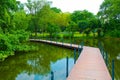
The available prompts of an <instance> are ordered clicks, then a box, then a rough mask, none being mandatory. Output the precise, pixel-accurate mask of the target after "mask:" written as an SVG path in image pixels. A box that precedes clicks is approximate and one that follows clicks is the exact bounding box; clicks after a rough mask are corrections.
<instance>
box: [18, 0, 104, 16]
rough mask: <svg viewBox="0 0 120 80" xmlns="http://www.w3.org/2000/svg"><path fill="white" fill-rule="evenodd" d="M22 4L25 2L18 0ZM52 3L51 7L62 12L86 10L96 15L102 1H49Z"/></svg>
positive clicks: (24, 0)
mask: <svg viewBox="0 0 120 80" xmlns="http://www.w3.org/2000/svg"><path fill="white" fill-rule="evenodd" d="M19 1H21V2H22V3H24V2H26V1H27V0H19ZM49 1H52V2H53V3H52V5H51V6H52V7H57V8H60V9H61V10H62V12H73V11H75V10H84V9H86V10H88V11H90V12H92V13H94V14H97V12H98V10H99V7H100V5H101V4H102V2H103V1H104V0H49Z"/></svg>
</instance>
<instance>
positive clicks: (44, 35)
mask: <svg viewBox="0 0 120 80" xmlns="http://www.w3.org/2000/svg"><path fill="white" fill-rule="evenodd" d="M71 34H72V33H69V32H60V33H58V34H55V35H56V36H54V37H57V38H70V37H71ZM32 36H35V34H34V33H32ZM49 36H50V34H49V33H37V38H47V37H48V38H49ZM95 36H97V33H95ZM72 37H75V38H93V37H94V34H93V33H90V34H89V36H86V34H85V33H79V32H75V33H74V36H72Z"/></svg>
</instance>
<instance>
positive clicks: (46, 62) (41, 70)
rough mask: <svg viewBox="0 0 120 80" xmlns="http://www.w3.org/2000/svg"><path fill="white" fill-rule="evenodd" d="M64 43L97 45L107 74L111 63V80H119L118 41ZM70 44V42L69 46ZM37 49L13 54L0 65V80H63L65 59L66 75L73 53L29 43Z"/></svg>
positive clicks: (72, 63) (70, 66) (119, 54)
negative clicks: (104, 55)
mask: <svg viewBox="0 0 120 80" xmlns="http://www.w3.org/2000/svg"><path fill="white" fill-rule="evenodd" d="M64 41H65V42H69V43H75V44H80V42H81V41H84V45H86V46H93V47H98V42H99V41H101V43H102V45H103V47H104V49H105V52H106V53H108V57H109V65H108V68H109V72H110V73H111V62H112V59H114V60H115V80H120V75H119V74H120V69H119V68H120V39H115V38H106V39H80V38H75V39H72V40H70V39H69V40H64ZM71 41H72V42H71ZM33 44H34V45H37V46H39V51H36V52H28V53H22V52H21V53H19V54H18V53H17V54H16V55H15V56H11V57H8V58H7V59H6V60H5V61H3V62H0V80H51V71H53V72H54V80H66V57H67V56H68V57H69V72H70V70H71V69H72V67H73V65H74V59H73V50H69V49H64V48H60V47H56V46H51V45H47V44H42V43H32V45H33Z"/></svg>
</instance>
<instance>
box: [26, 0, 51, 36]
mask: <svg viewBox="0 0 120 80" xmlns="http://www.w3.org/2000/svg"><path fill="white" fill-rule="evenodd" d="M27 1H28V2H27V3H26V6H27V8H28V10H29V11H28V12H29V13H30V14H31V15H32V18H31V22H33V25H34V31H35V36H37V31H38V26H39V25H38V16H37V13H38V12H39V11H40V10H41V9H42V8H43V6H44V5H46V4H50V2H48V1H46V0H27Z"/></svg>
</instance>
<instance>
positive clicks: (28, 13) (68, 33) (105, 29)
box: [0, 0, 120, 59]
mask: <svg viewBox="0 0 120 80" xmlns="http://www.w3.org/2000/svg"><path fill="white" fill-rule="evenodd" d="M50 5H51V2H50V1H47V0H27V3H25V4H22V3H20V2H19V1H16V0H2V1H1V2H0V59H4V58H6V57H7V56H9V55H13V54H14V53H15V52H17V51H28V50H29V49H30V48H31V47H29V46H27V45H26V44H25V43H26V42H27V41H28V39H29V35H30V34H31V35H33V33H34V35H35V37H37V36H38V35H37V34H38V33H39V34H43V35H44V34H48V35H47V37H48V36H49V37H58V36H60V35H59V33H64V35H63V37H65V38H68V37H74V34H75V33H79V34H83V35H84V34H86V36H87V37H88V36H89V35H90V34H93V37H101V36H109V37H111V36H112V37H120V9H119V7H120V6H119V5H120V0H104V2H103V3H102V4H101V6H100V10H99V12H98V14H97V15H94V14H93V13H91V12H89V11H87V10H83V11H79V10H77V11H74V12H73V13H69V12H64V13H63V12H62V11H61V10H60V9H58V8H56V7H51V6H50ZM25 6H26V7H25ZM24 8H25V10H24ZM26 8H27V9H26ZM96 34H97V35H96ZM23 44H24V45H23Z"/></svg>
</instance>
